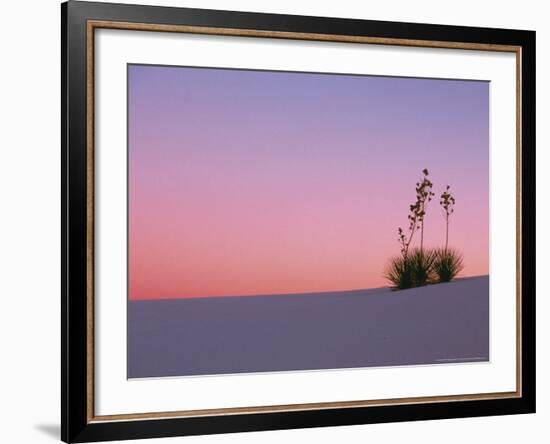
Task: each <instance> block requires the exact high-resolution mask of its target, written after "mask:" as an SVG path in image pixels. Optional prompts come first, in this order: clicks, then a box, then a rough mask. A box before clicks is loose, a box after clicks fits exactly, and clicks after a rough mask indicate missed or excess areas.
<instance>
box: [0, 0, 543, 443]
mask: <svg viewBox="0 0 550 444" xmlns="http://www.w3.org/2000/svg"><path fill="white" fill-rule="evenodd" d="M119 2H121V3H136V2H137V3H148V4H157V5H169V6H187V7H200V8H212V9H232V10H242V11H258V12H272V13H288V14H304V15H319V16H334V17H351V18H364V19H374V20H394V21H408V22H424V23H441V24H457V25H459V24H460V25H470V26H487V27H502V28H519V29H535V30H536V31H537V46H538V47H537V57H538V59H537V78H538V82H537V145H538V146H537V156H538V157H537V176H538V177H537V186H538V196H537V201H538V202H537V203H538V205H537V206H538V215H537V225H538V230H537V231H538V233H537V236H538V251H537V269H538V275H539V280H538V283H537V294H538V296H537V304H538V307H537V309H538V316H537V318H538V327H537V332H538V345H537V349H538V376H539V377H538V381H537V382H538V413H537V414H535V415H525V416H511V417H495V418H472V419H453V420H443V421H430V422H415V423H400V424H378V425H369V426H351V427H333V428H323V429H310V430H290V431H278V432H260V433H247V434H234V435H219V436H206V437H190V438H172V439H171V440H169V439H165V440H156V441H154V442H159V443H160V442H167V443H168V442H177V441H181V442H185V443H197V444H198V443H201V444H207V443H256V442H258V441H261V442H265V443H278V442H281V441H290V442H304V441H312V442H314V441H315V442H322V443H323V442H327V443H329V442H335V441H337V442H345V443H364V442H387V443H394V442H396V443H397V442H403V441H408V442H413V443H414V442H422V443H427V444H428V443H441V442H442V441H444V442H445V443H446V444H453V443H464V442H467V441H474V442H477V441H481V440H483V439H487V440H490V441H492V442H499V443H502V444H506V443H512V442H517V441H519V440H525V439H529V440H530V442H533V443H542V442H546V440H547V439H548V430H547V427H546V425H547V423H548V421H550V401H549V400H548V396H549V395H550V383H549V382H548V379H547V378H545V377H544V375H545V374H549V371H550V352H549V348H548V344H547V340H548V338H549V337H550V324H549V323H547V322H545V320H546V319H545V314H546V313H548V310H549V303H548V301H547V299H546V298H545V295H547V294H549V293H550V283H549V281H545V280H544V279H543V277H544V276H545V271H546V268H547V267H548V266H549V265H550V262H549V260H548V258H547V257H544V252H545V251H550V240H549V238H548V236H545V232H544V227H545V225H546V224H548V220H549V218H550V210H549V209H548V207H545V206H544V204H545V203H546V202H547V199H545V197H544V196H543V191H545V190H548V189H550V175H548V174H544V173H545V172H546V170H547V169H548V168H549V167H550V155H549V153H548V149H547V146H548V143H549V142H550V130H549V129H548V125H547V124H546V122H548V121H549V119H550V87H549V86H548V82H545V81H544V79H548V78H550V27H549V26H548V17H549V12H548V11H547V8H546V5H545V3H544V2H540V1H536V0H523V1H522V2H517V1H514V2H512V1H509V0H501V1H495V0H492V1H486V2H479V1H475V0H462V1H461V2H460V3H459V4H449V3H445V2H438V1H435V0H417V1H415V2H410V1H406V0H394V1H392V2H369V3H367V2H354V1H351V0H340V1H338V2H335V1H330V2H328V1H306V0H302V1H300V2H296V1H292V0H277V1H275V0H269V1H263V2H257V1H253V0H232V1H230V2H228V1H223V0H203V1H199V0H195V1H184V0H182V1H177V0H172V1H170V0H168V1H154V0H148V1H145V2H140V1H133V2H132V1H120V0H119ZM2 16H3V17H4V20H3V23H2V27H0V33H1V34H0V36H1V38H0V42H1V44H0V53H1V57H2V58H1V60H2V64H1V67H0V122H1V125H0V128H1V129H0V297H1V299H0V300H1V301H2V305H1V306H0V307H1V308H0V350H1V356H2V358H1V361H2V365H1V366H0V416H1V418H2V428H1V430H0V434H1V436H2V441H3V442H7V443H33V444H40V443H45V442H55V441H56V440H58V435H59V409H60V401H59V372H60V366H59V356H60V346H59V323H60V315H59V311H60V310H59V307H60V302H59V291H60V290H59V289H60V286H59V276H60V266H59V263H60V248H59V240H60V233H59V231H60V230H59V224H60V197H59V194H60V193H59V187H60V181H59V176H60V166H59V163H60V153H59V151H60V150H59V146H60V135H59V124H60V116H59V113H60V104H59V96H60V68H59V65H60V55H59V39H60V31H59V26H60V21H59V16H60V13H59V2H58V1H57V0H47V1H45V0H42V1H39V0H28V1H25V2H9V3H6V5H4V7H3V13H2Z"/></svg>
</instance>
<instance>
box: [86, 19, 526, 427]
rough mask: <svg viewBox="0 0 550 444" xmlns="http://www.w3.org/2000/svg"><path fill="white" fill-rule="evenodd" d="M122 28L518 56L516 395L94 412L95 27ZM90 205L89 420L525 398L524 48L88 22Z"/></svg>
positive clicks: (422, 397)
mask: <svg viewBox="0 0 550 444" xmlns="http://www.w3.org/2000/svg"><path fill="white" fill-rule="evenodd" d="M100 28H103V29H119V30H131V31H153V32H177V33H188V34H203V35H222V36H234V37H257V38H277V39H289V40H310V41H324V42H338V43H362V44H374V45H390V46H392V45H393V46H408V47H422V48H442V49H462V50H473V51H493V52H512V53H515V56H516V391H514V392H497V393H473V394H464V395H448V396H419V397H407V398H393V399H378V400H360V401H335V402H321V403H305V404H284V405H270V406H255V407H229V408H215V409H201V410H181V411H170V412H145V413H127V414H115V415H100V416H96V415H95V413H94V405H95V402H94V396H95V389H94V385H95V384H94V374H95V372H94V354H95V348H94V35H95V34H94V31H95V29H100ZM86 36H87V38H86V65H87V66H86V92H87V93H86V110H87V116H86V136H87V142H86V144H87V145H86V159H87V162H86V173H87V177H86V184H87V192H86V205H87V228H86V232H87V254H86V256H87V294H86V306H87V409H86V411H87V422H88V423H97V422H115V421H131V420H146V419H149V420H154V419H165V418H190V417H200V416H226V415H238V414H253V413H275V412H296V411H304V410H327V409H336V408H359V407H375V406H389V405H407V404H417V403H439V402H460V401H476V400H478V401H479V400H491V399H509V398H520V397H521V396H522V386H521V383H522V368H521V361H522V347H521V343H522V341H521V339H522V336H521V332H522V325H521V324H522V321H521V300H522V294H521V246H522V244H521V222H522V221H521V217H522V215H521V197H522V196H521V174H522V171H521V167H522V166H521V152H522V133H521V121H522V108H521V93H522V78H521V67H522V60H521V55H522V48H521V46H515V45H499V44H487V43H470V42H449V41H436V40H415V39H399V38H382V37H368V36H348V35H334V34H312V33H300V32H285V31H265V30H255V29H234V28H214V27H202V26H188V25H164V24H150V23H133V22H122V21H108V20H88V21H87V25H86Z"/></svg>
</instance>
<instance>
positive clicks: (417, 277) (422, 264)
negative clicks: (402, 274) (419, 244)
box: [408, 248, 436, 287]
mask: <svg viewBox="0 0 550 444" xmlns="http://www.w3.org/2000/svg"><path fill="white" fill-rule="evenodd" d="M435 258H436V254H435V252H434V250H429V249H424V250H420V249H418V248H415V249H414V250H413V251H412V252H410V253H409V259H408V260H409V261H410V262H411V265H412V273H413V282H414V286H415V287H421V286H423V285H428V284H429V283H430V282H431V280H432V276H433V266H434V262H435Z"/></svg>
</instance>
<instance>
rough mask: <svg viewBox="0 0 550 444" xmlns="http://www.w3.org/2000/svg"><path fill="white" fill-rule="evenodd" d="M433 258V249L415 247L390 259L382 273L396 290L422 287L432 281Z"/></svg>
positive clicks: (434, 256)
mask: <svg viewBox="0 0 550 444" xmlns="http://www.w3.org/2000/svg"><path fill="white" fill-rule="evenodd" d="M435 258H436V255H435V253H434V251H433V250H424V251H422V250H420V249H419V248H415V249H414V250H412V251H410V252H409V254H407V255H406V256H405V255H403V256H398V257H393V258H392V259H390V262H389V265H388V267H387V268H386V272H385V274H384V275H385V277H386V279H387V280H388V281H390V282H391V283H392V284H393V287H394V288H395V289H397V290H404V289H406V288H414V287H422V286H424V285H428V284H429V283H431V282H432V281H433V276H434V274H433V266H434V261H435Z"/></svg>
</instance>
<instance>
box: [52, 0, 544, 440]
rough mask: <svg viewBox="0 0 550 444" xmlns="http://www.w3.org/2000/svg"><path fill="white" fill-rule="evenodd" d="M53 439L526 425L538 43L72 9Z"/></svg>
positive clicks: (198, 14) (341, 24)
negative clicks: (520, 417) (459, 423)
mask: <svg viewBox="0 0 550 444" xmlns="http://www.w3.org/2000/svg"><path fill="white" fill-rule="evenodd" d="M61 13H62V49H61V51H62V85H63V88H62V114H63V116H62V201H63V208H62V224H63V226H62V233H63V235H62V252H63V259H62V260H63V262H62V350H63V352H62V361H63V362H62V403H63V407H62V426H61V430H62V439H63V440H64V441H66V442H88V441H98V440H99V441H100V440H115V439H116V440H120V439H134V438H153V437H162V436H176V435H193V434H211V433H228V432H240V431H253V430H270V429H285V428H302V427H319V426H334V425H344V424H348V425H349V424H368V423H375V422H390V421H411V420H428V419H438V418H454V417H466V416H484V415H503V414H517V413H531V412H534V411H535V32H534V31H517V30H505V29H487V28H469V27H460V26H442V25H432V24H430V25H429V24H412V23H393V22H379V21H366V20H355V19H336V18H321V17H304V16H288V15H277V14H258V13H244V12H229V11H213V10H199V9H184V8H167V7H152V6H134V5H120V4H108V3H88V2H77V1H69V2H67V3H64V4H63V5H62V7H61Z"/></svg>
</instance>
